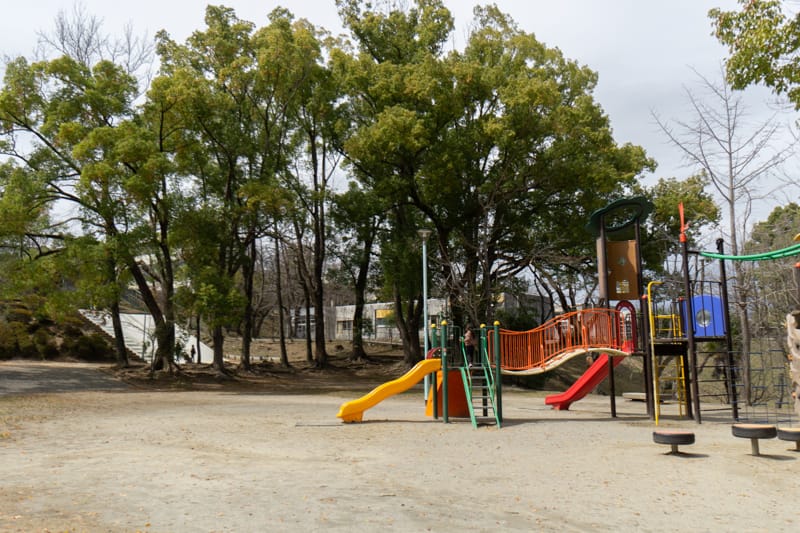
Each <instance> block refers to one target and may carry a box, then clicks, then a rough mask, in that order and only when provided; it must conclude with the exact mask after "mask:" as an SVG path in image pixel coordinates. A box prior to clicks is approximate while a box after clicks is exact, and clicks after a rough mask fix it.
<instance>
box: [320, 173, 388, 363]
mask: <svg viewBox="0 0 800 533" xmlns="http://www.w3.org/2000/svg"><path fill="white" fill-rule="evenodd" d="M385 205H386V202H385V201H383V199H382V198H379V197H377V196H376V195H372V194H370V193H369V192H368V191H365V190H364V189H362V188H360V187H358V185H357V184H356V183H351V184H350V186H349V188H348V190H347V191H346V192H344V193H341V194H339V195H337V196H336V198H335V201H334V204H333V211H332V213H331V215H332V218H333V220H334V227H336V228H339V230H338V231H337V232H336V234H338V236H339V237H338V246H336V247H335V248H334V250H335V251H334V254H335V256H336V258H337V259H338V269H337V272H338V274H339V276H338V277H340V278H341V279H343V281H344V283H346V285H348V286H350V287H353V295H354V299H355V309H354V311H353V330H352V331H353V339H352V340H353V351H352V353H351V358H352V359H354V360H360V359H363V358H365V357H366V351H365V350H364V330H365V327H364V306H365V304H366V296H367V289H368V288H369V284H370V281H372V280H374V273H373V272H374V269H375V268H376V267H375V261H374V258H373V256H374V254H375V251H376V250H375V246H376V241H377V239H378V236H379V231H380V228H381V224H382V222H383V220H384V218H385V216H384V210H385Z"/></svg>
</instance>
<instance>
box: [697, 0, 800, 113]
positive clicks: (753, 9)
mask: <svg viewBox="0 0 800 533" xmlns="http://www.w3.org/2000/svg"><path fill="white" fill-rule="evenodd" d="M739 4H740V5H741V6H742V8H741V10H740V11H723V10H722V9H719V8H715V9H712V10H711V11H710V12H709V16H710V17H711V20H712V21H713V23H714V28H715V32H716V36H717V39H719V41H720V42H721V43H722V44H724V45H726V46H727V47H728V52H729V57H728V59H727V60H726V68H727V75H728V81H729V82H730V84H731V85H732V86H733V87H734V88H735V89H744V88H745V87H747V86H748V85H752V84H757V83H763V84H764V85H766V86H767V87H771V88H773V89H774V90H775V92H776V93H778V94H783V95H786V96H787V97H788V98H789V100H790V101H791V102H792V103H794V105H795V108H797V109H800V76H798V73H800V55H798V51H799V50H800V15H798V14H790V13H787V12H786V10H785V8H786V3H785V2H780V1H779V0H739Z"/></svg>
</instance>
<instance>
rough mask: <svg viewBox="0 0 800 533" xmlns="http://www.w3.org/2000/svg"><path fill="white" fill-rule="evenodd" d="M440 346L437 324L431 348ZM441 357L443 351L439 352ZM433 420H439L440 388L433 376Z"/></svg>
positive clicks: (433, 327) (433, 328) (432, 327)
mask: <svg viewBox="0 0 800 533" xmlns="http://www.w3.org/2000/svg"><path fill="white" fill-rule="evenodd" d="M437 344H439V340H438V339H437V338H436V324H431V346H436V345H437ZM439 355H440V356H441V351H440V352H439ZM432 392H433V419H434V420H438V419H439V387H438V386H437V385H436V376H433V391H432Z"/></svg>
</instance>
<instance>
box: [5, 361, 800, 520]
mask: <svg viewBox="0 0 800 533" xmlns="http://www.w3.org/2000/svg"><path fill="white" fill-rule="evenodd" d="M392 357H393V356H392V355H384V356H381V355H380V354H378V355H376V357H375V358H374V361H373V362H370V363H361V364H360V365H349V364H346V363H344V362H343V360H342V358H341V356H335V357H334V360H333V362H334V369H333V370H330V371H325V372H319V371H314V370H308V369H304V368H302V366H303V365H302V363H301V362H300V361H296V365H295V366H296V368H294V369H293V370H285V369H281V368H279V367H277V366H271V365H270V364H268V363H263V367H260V368H261V370H260V371H259V372H258V373H257V374H254V375H253V376H251V377H246V376H245V377H240V379H237V380H236V381H233V382H232V381H230V380H219V379H215V378H214V377H213V374H212V373H208V372H206V371H204V370H202V369H193V368H190V367H191V365H187V367H186V371H187V373H191V372H195V373H196V374H195V375H194V376H193V377H192V378H191V379H189V378H187V377H184V378H171V379H160V380H155V381H145V380H142V379H141V377H140V376H139V375H137V374H136V373H135V372H134V371H128V372H116V373H115V372H112V371H111V370H110V369H109V367H108V366H103V365H90V364H76V363H36V362H25V361H10V362H5V363H0V502H2V503H0V531H14V532H16V531H19V532H23V531H24V532H30V531H70V532H73V531H74V532H83V531H87V532H95V531H98V532H101V531H114V532H117V531H123V532H128V531H131V532H132V531H148V532H176V531H177V532H181V531H192V532H194V531H208V532H217V531H218V532H223V531H224V532H249V531H321V530H326V531H327V530H331V531H376V530H380V529H386V530H393V531H456V530H462V531H496V530H497V529H498V528H501V529H504V530H517V531H588V530H600V531H665V530H669V531H674V530H678V529H683V528H691V529H692V530H696V531H734V530H735V531H797V530H798V528H800V513H798V509H797V506H796V503H795V502H796V498H795V496H796V495H797V494H798V490H800V467H799V466H798V459H799V458H800V453H798V452H796V451H794V444H792V443H787V442H784V441H779V440H771V441H762V443H761V451H762V456H760V457H754V456H752V455H750V443H749V441H747V440H743V439H737V438H734V437H733V436H732V435H731V429H730V425H731V422H730V420H729V419H727V418H724V417H719V418H717V419H716V420H715V419H714V418H712V417H710V416H706V417H705V418H704V422H703V424H701V425H698V424H696V423H694V422H693V421H687V420H681V419H679V418H678V416H677V412H676V410H675V407H674V406H671V405H665V406H664V408H663V411H662V419H661V428H662V429H663V428H682V429H687V430H690V431H693V432H694V433H695V434H696V443H695V444H694V445H692V446H685V447H682V451H683V452H684V453H681V454H679V455H669V454H666V453H665V452H667V451H669V449H668V447H665V446H662V445H657V444H654V443H653V441H652V432H653V430H654V429H656V428H655V426H654V425H653V422H652V421H651V420H649V419H648V417H647V416H646V415H645V412H644V404H642V403H639V402H630V401H625V400H623V399H621V398H620V399H618V402H617V410H618V413H617V414H618V417H617V418H616V419H612V418H611V417H610V416H609V400H608V397H605V396H599V395H597V396H595V395H592V396H589V397H587V398H586V399H584V400H582V401H580V402H578V403H576V404H574V405H573V406H572V408H571V409H570V411H553V410H551V409H550V408H549V407H547V406H546V405H545V404H544V396H545V394H544V393H542V392H531V391H526V390H522V389H518V388H514V387H506V388H505V390H504V398H503V412H504V425H503V427H502V428H500V429H498V428H496V427H492V426H486V427H480V428H478V429H477V430H476V429H473V427H472V426H471V424H470V423H469V421H468V420H463V419H451V423H449V424H444V423H443V422H442V421H441V420H438V421H436V420H432V419H430V418H428V417H426V416H425V414H424V406H423V397H422V389H421V387H420V386H417V387H415V388H413V389H412V390H410V391H408V392H406V393H404V394H401V395H398V396H395V397H392V398H389V399H387V400H386V401H384V402H382V403H380V404H379V405H377V406H376V407H374V408H372V409H370V410H368V411H367V412H366V413H365V415H364V422H363V423H360V424H343V423H341V422H340V421H339V420H338V419H337V418H336V413H337V411H338V409H339V406H340V405H341V404H342V403H343V402H345V401H348V400H350V399H354V398H356V397H358V396H360V395H362V394H364V393H366V392H368V391H369V390H371V389H372V388H373V387H375V386H377V385H379V384H380V383H382V382H383V381H386V380H387V379H392V378H394V377H398V376H399V375H400V373H402V365H401V364H400V363H399V361H396V360H395V361H392V359H391V358H392ZM395 359H396V358H395Z"/></svg>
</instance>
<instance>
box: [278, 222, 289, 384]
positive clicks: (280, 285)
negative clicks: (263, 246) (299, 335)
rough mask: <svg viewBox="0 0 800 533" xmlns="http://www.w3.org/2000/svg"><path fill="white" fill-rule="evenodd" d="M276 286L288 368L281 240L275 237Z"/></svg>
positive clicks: (280, 333)
mask: <svg viewBox="0 0 800 533" xmlns="http://www.w3.org/2000/svg"><path fill="white" fill-rule="evenodd" d="M275 285H276V289H277V290H276V294H277V298H278V338H279V339H280V345H281V366H283V367H286V368H288V367H289V366H290V365H289V355H288V354H287V352H286V317H285V313H284V310H283V278H282V277H281V247H280V240H279V239H278V237H275Z"/></svg>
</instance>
